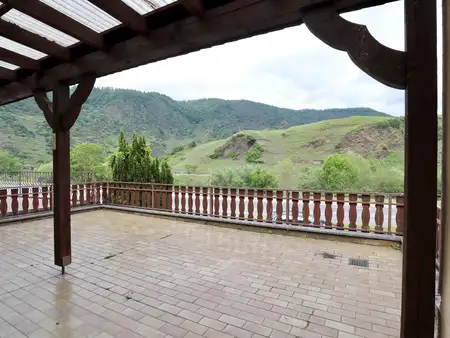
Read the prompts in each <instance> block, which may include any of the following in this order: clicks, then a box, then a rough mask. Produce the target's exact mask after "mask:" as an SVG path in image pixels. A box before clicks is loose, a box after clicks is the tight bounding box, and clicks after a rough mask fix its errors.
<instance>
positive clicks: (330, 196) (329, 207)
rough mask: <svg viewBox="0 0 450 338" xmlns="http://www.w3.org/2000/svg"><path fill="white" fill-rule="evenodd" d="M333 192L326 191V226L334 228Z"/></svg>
mask: <svg viewBox="0 0 450 338" xmlns="http://www.w3.org/2000/svg"><path fill="white" fill-rule="evenodd" d="M332 204H333V193H329V192H327V193H325V228H326V229H332V225H333V222H332V217H333V208H332Z"/></svg>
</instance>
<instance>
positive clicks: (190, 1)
mask: <svg viewBox="0 0 450 338" xmlns="http://www.w3.org/2000/svg"><path fill="white" fill-rule="evenodd" d="M179 1H180V2H181V3H182V4H183V6H184V7H186V9H187V10H188V11H189V12H191V14H193V15H196V16H201V15H202V14H203V13H204V11H205V5H204V3H203V0H179Z"/></svg>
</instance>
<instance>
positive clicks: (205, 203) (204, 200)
mask: <svg viewBox="0 0 450 338" xmlns="http://www.w3.org/2000/svg"><path fill="white" fill-rule="evenodd" d="M202 214H203V216H208V188H207V187H203V188H202Z"/></svg>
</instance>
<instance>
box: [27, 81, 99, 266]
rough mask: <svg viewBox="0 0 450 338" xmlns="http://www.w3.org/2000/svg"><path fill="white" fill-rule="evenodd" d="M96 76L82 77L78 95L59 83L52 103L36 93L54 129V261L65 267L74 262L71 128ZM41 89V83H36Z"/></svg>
mask: <svg viewBox="0 0 450 338" xmlns="http://www.w3.org/2000/svg"><path fill="white" fill-rule="evenodd" d="M95 78H96V76H95V75H94V74H87V75H84V76H82V77H81V80H80V83H79V85H78V87H77V89H76V90H75V92H74V93H73V94H72V96H71V95H70V89H69V84H68V83H61V82H59V83H56V84H55V85H54V89H53V102H50V100H49V99H48V97H47V94H46V91H45V89H44V88H38V89H35V90H34V92H33V95H34V98H35V100H36V103H37V104H38V106H39V108H41V110H42V111H43V113H44V117H45V119H46V121H47V123H48V124H49V126H50V127H51V128H52V130H53V186H54V196H53V200H54V225H53V230H54V249H55V250H54V259H55V264H56V265H58V266H61V267H62V272H63V273H64V267H65V266H66V265H69V264H70V263H71V261H72V252H71V229H70V133H69V131H70V128H71V127H72V126H73V124H74V123H75V121H76V120H77V118H78V116H79V114H80V110H81V106H82V104H83V103H84V102H85V101H86V99H87V97H88V96H89V94H90V92H91V90H92V88H93V87H94V83H95ZM37 82H38V83H37V84H38V86H40V84H39V80H38V81H37Z"/></svg>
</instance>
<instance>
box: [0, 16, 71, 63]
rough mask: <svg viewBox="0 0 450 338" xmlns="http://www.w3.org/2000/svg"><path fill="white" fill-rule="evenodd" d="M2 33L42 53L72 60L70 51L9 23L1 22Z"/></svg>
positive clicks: (0, 30)
mask: <svg viewBox="0 0 450 338" xmlns="http://www.w3.org/2000/svg"><path fill="white" fill-rule="evenodd" d="M0 32H1V33H0V34H1V35H2V36H4V37H5V38H8V39H10V40H13V41H15V42H18V43H20V44H22V45H25V46H27V47H30V48H33V49H36V50H38V51H40V52H42V53H45V54H48V55H52V56H55V57H58V58H60V59H63V60H69V59H70V54H69V50H68V49H66V48H64V47H61V46H60V45H58V44H56V43H54V42H52V41H50V40H47V39H45V38H43V37H41V36H39V35H37V34H34V33H31V32H29V31H27V30H25V29H22V28H20V27H19V26H17V25H14V24H12V23H9V22H7V21H3V20H0Z"/></svg>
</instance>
